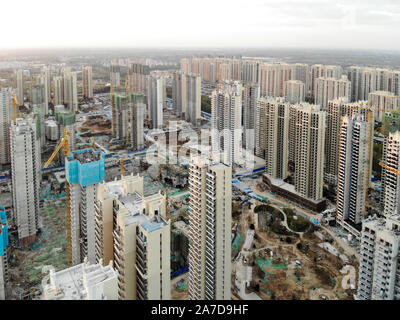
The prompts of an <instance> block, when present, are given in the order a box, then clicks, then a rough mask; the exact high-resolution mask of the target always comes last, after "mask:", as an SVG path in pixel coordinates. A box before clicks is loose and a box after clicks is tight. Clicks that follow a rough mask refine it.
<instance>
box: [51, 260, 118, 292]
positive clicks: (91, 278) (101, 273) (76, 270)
mask: <svg viewBox="0 0 400 320" xmlns="http://www.w3.org/2000/svg"><path fill="white" fill-rule="evenodd" d="M117 289H118V287H117V274H116V272H115V270H114V269H113V264H112V261H111V262H110V263H109V264H108V265H106V266H103V265H102V264H101V263H100V264H90V263H89V262H88V261H87V260H85V261H84V262H83V263H81V264H78V265H76V266H73V267H69V268H67V269H64V270H61V271H57V272H55V271H54V269H50V273H49V281H48V283H46V284H45V285H44V286H43V300H117V298H118V294H117V292H118V290H117Z"/></svg>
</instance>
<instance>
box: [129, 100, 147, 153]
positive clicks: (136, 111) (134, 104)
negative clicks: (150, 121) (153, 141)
mask: <svg viewBox="0 0 400 320" xmlns="http://www.w3.org/2000/svg"><path fill="white" fill-rule="evenodd" d="M129 99H130V101H129V102H128V106H129V117H130V119H129V120H130V126H129V129H130V135H129V139H130V145H131V147H132V148H133V149H134V150H140V149H143V148H144V133H143V127H144V115H145V112H146V103H145V101H146V97H145V95H144V94H143V93H133V94H130V96H129Z"/></svg>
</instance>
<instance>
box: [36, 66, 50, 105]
mask: <svg viewBox="0 0 400 320" xmlns="http://www.w3.org/2000/svg"><path fill="white" fill-rule="evenodd" d="M39 79H40V80H39V83H42V84H44V83H46V91H47V102H49V101H50V100H51V70H50V68H49V67H45V68H43V69H42V70H40V76H39Z"/></svg>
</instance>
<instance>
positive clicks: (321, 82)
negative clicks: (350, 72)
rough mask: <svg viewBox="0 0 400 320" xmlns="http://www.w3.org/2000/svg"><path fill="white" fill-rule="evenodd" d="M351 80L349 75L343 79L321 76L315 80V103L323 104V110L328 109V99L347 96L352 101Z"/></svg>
mask: <svg viewBox="0 0 400 320" xmlns="http://www.w3.org/2000/svg"><path fill="white" fill-rule="evenodd" d="M350 93H351V82H350V81H349V80H348V79H347V76H342V78H341V79H335V78H327V77H321V78H317V79H316V80H315V104H318V105H320V106H321V108H322V110H327V108H328V101H330V100H334V99H337V98H342V97H344V98H346V99H347V101H350Z"/></svg>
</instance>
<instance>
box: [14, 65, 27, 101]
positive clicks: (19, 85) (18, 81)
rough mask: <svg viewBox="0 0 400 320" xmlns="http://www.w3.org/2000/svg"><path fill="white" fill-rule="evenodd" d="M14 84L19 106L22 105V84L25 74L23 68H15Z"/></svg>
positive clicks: (23, 83) (23, 84)
mask: <svg viewBox="0 0 400 320" xmlns="http://www.w3.org/2000/svg"><path fill="white" fill-rule="evenodd" d="M16 86H17V101H18V105H19V106H23V105H24V86H25V76H24V70H21V69H20V70H17V73H16Z"/></svg>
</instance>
